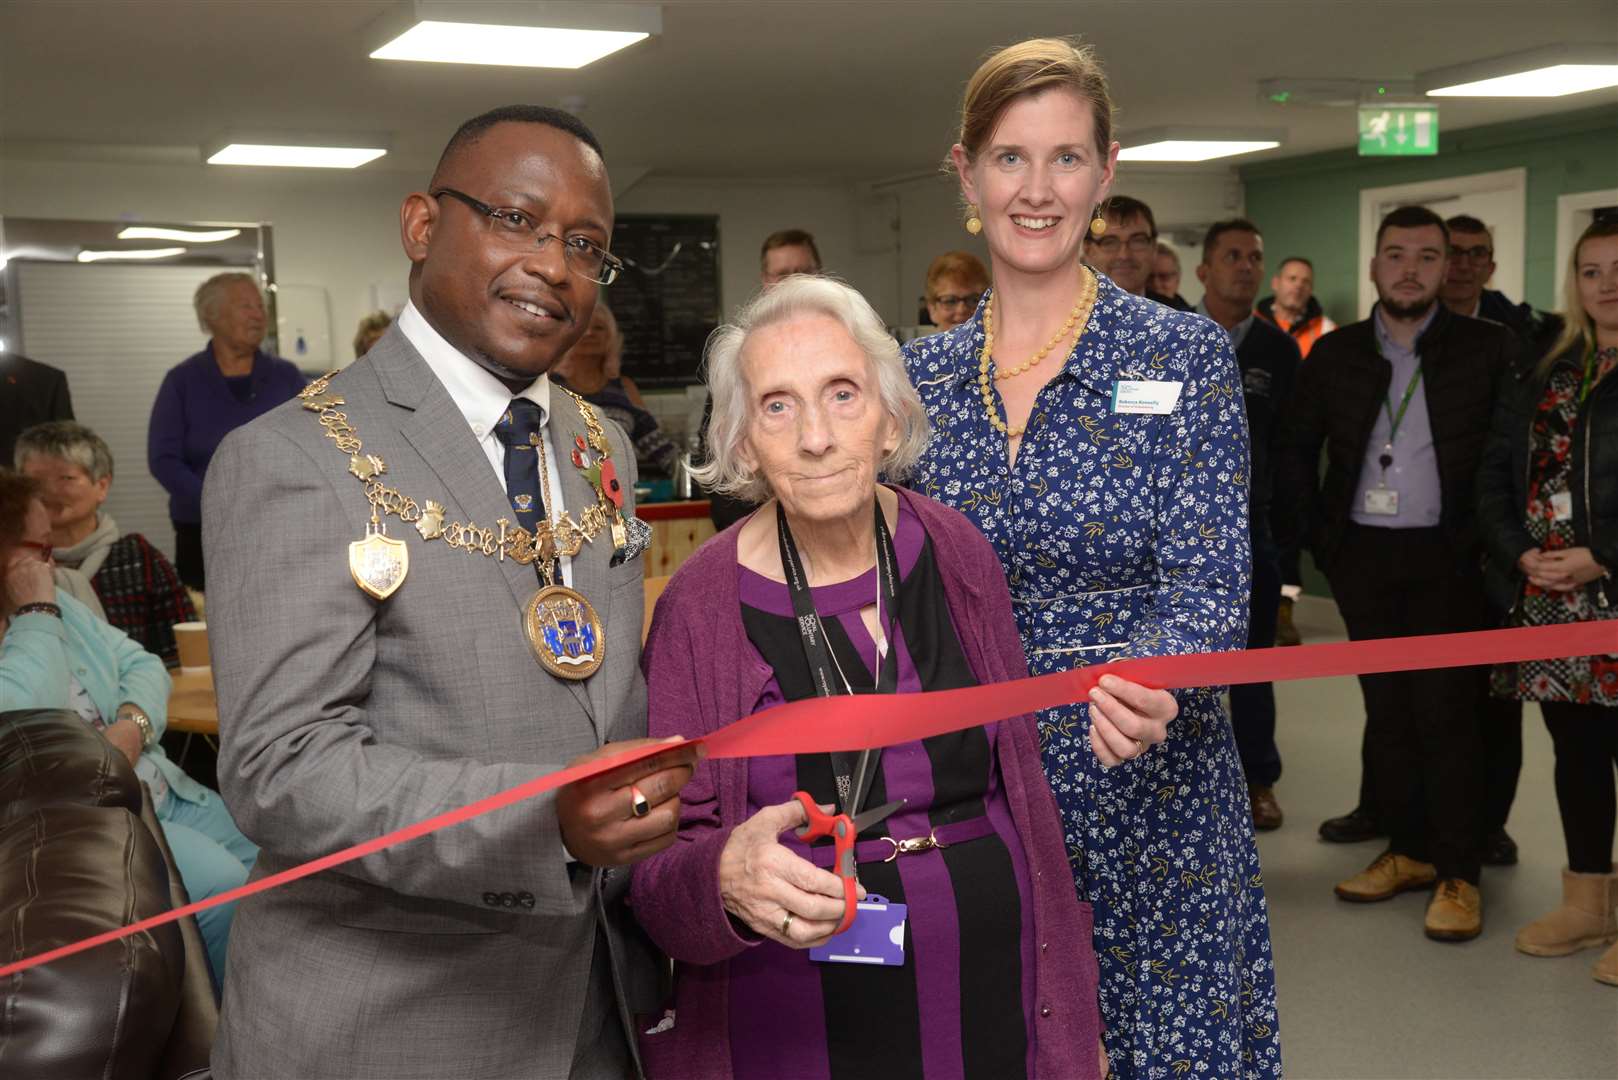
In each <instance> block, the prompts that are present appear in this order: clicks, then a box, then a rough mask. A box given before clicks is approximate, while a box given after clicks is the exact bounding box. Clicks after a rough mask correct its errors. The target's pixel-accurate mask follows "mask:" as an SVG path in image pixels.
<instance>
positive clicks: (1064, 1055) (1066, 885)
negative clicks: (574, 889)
mask: <svg viewBox="0 0 1618 1080" xmlns="http://www.w3.org/2000/svg"><path fill="white" fill-rule="evenodd" d="M899 497H900V498H902V499H904V500H905V502H906V503H907V504H908V505H909V507H910V509H911V510H912V512H914V513H915V515H916V517H917V518H918V519H919V520H920V521H921V523H922V526H923V527H924V528H925V529H926V531H927V535H928V537H929V538H930V539H931V540H932V544H933V551H934V553H935V554H936V556H937V560H938V569H939V573H940V576H941V577H942V578H943V582H944V595H945V600H946V601H947V603H948V604H949V612H950V616H951V618H952V619H953V620H954V623H955V627H956V632H957V633H958V634H960V636H961V646H962V648H963V650H964V651H965V653H966V658H967V662H968V663H969V664H970V665H971V667H972V673H973V674H974V675H975V676H976V677H977V679H978V680H979V682H983V683H989V682H1003V681H1006V680H1008V679H1015V678H1021V677H1022V676H1024V675H1026V674H1027V665H1026V662H1025V660H1024V657H1023V651H1022V642H1021V640H1020V639H1019V638H1018V636H1017V626H1016V622H1015V621H1014V619H1013V616H1012V612H1011V594H1010V593H1009V592H1008V591H1007V589H1006V582H1005V577H1004V575H1003V573H1002V571H1001V568H1000V562H999V560H998V559H997V558H996V557H995V554H994V550H993V549H992V548H991V547H990V546H989V542H988V541H987V540H985V539H984V538H983V535H982V534H981V533H979V532H978V531H977V529H976V528H974V527H973V526H972V524H971V522H969V521H968V520H967V519H966V518H965V517H963V516H962V515H961V514H959V513H957V512H956V511H954V510H952V509H950V508H949V507H947V506H944V505H943V504H941V503H937V502H934V501H932V500H931V499H927V498H924V497H923V496H920V495H917V494H915V493H914V492H910V491H906V490H903V489H900V490H899ZM740 529H741V525H740V523H738V524H737V525H733V526H731V527H730V528H729V529H726V530H725V531H724V532H723V533H721V534H719V535H718V536H716V537H714V538H713V539H712V540H710V541H708V542H707V543H706V544H704V545H703V546H702V547H701V548H700V549H699V550H698V551H697V552H696V554H694V555H692V556H691V558H690V559H688V560H687V561H686V563H685V565H684V566H682V567H681V568H680V570H679V572H678V573H676V574H675V575H674V577H673V579H672V580H671V581H670V582H669V584H668V588H667V589H666V590H665V591H664V592H663V595H662V598H661V599H660V601H659V602H658V605H657V611H656V615H655V617H654V618H653V620H652V628H651V634H650V636H649V637H648V639H647V642H646V649H645V652H644V653H643V654H642V659H641V665H642V667H643V669H644V670H645V672H646V682H647V692H648V698H649V701H650V716H649V724H648V727H649V734H651V735H653V736H658V737H661V736H667V735H675V734H679V735H685V736H688V737H692V736H697V735H703V734H706V733H708V732H710V731H713V730H715V729H717V728H720V727H723V726H724V725H725V724H728V723H730V722H732V721H734V720H738V719H740V718H741V717H743V716H746V715H747V714H748V713H749V712H751V711H752V708H753V705H754V704H755V703H756V702H757V701H758V697H759V693H760V691H762V690H763V688H764V686H765V685H766V684H767V683H768V682H769V680H770V678H771V677H772V675H773V672H772V671H771V669H770V667H769V665H768V664H766V663H765V662H764V658H763V657H761V656H760V655H759V653H758V650H757V649H755V648H754V647H753V645H752V643H751V642H750V641H748V639H747V632H746V629H745V628H744V627H743V625H742V614H741V598H740V586H739V579H740V572H739V567H738V565H737V561H736V539H737V535H738V533H739V531H740ZM999 764H1000V776H1001V779H1002V780H1003V782H1004V784H1005V792H1006V798H1007V800H1008V801H1009V802H1010V804H1011V816H1012V820H1013V821H1014V822H1015V823H1016V826H1017V832H1018V834H1019V835H1020V836H1021V837H1022V839H1023V844H1024V848H1025V850H1026V852H1027V857H1028V864H1029V869H1030V870H1031V871H1032V872H1033V877H1034V880H1033V883H1032V884H1033V897H1032V899H1033V911H1034V932H1035V935H1036V936H1037V938H1038V941H1039V948H1038V950H1037V952H1036V953H1035V972H1034V989H1035V993H1036V995H1037V996H1036V1001H1037V1003H1038V1008H1039V1013H1038V1015H1039V1020H1038V1026H1037V1027H1036V1029H1035V1031H1034V1032H1032V1033H1030V1038H1031V1039H1032V1041H1033V1042H1034V1050H1035V1053H1034V1075H1035V1076H1040V1077H1064V1078H1067V1077H1072V1078H1089V1077H1096V1076H1098V1075H1099V1074H1098V1073H1097V1071H1096V1067H1097V1064H1098V1059H1097V1040H1098V1039H1099V1038H1100V1032H1101V1019H1100V1013H1099V1009H1098V1005H1097V996H1096V995H1097V978H1098V976H1097V968H1096V958H1095V951H1094V947H1093V946H1092V944H1091V940H1090V932H1091V927H1090V920H1091V914H1090V905H1089V904H1086V903H1083V902H1081V901H1080V900H1079V898H1078V892H1077V890H1076V889H1075V888H1074V884H1073V873H1072V871H1071V869H1070V868H1069V866H1068V862H1067V849H1066V845H1065V843H1064V841H1063V838H1062V826H1061V822H1060V819H1059V818H1058V816H1057V810H1056V802H1055V800H1054V799H1053V798H1052V796H1051V792H1050V788H1049V786H1047V784H1046V782H1045V773H1044V768H1043V766H1042V765H1041V764H1040V756H1039V734H1038V731H1037V729H1036V726H1035V722H1034V718H1033V717H1031V716H1024V717H1020V718H1018V719H1016V720H1008V721H1005V722H1003V723H1001V725H1000V738H999ZM681 800H682V804H681V808H680V834H679V839H678V840H677V841H676V842H675V844H674V845H673V846H672V847H670V848H668V849H666V850H664V851H663V852H661V853H660V854H658V855H655V856H653V857H652V858H650V859H648V860H646V861H645V862H643V863H641V864H640V865H638V866H636V867H635V870H634V879H633V884H632V887H631V890H630V903H631V905H632V906H633V908H634V910H635V914H636V916H637V917H638V918H639V920H640V922H641V924H642V925H643V926H644V927H645V928H646V930H647V932H648V933H650V934H651V936H652V939H653V940H654V941H656V942H657V944H658V945H659V946H660V947H661V948H663V949H664V951H666V952H667V953H668V954H669V955H670V956H672V957H674V959H675V960H677V961H680V962H681V963H680V965H679V967H678V968H677V970H676V974H675V984H674V1004H675V1011H676V1022H675V1025H674V1027H673V1028H672V1029H671V1030H669V1031H666V1032H662V1033H660V1034H657V1035H642V1036H641V1038H640V1043H641V1052H642V1055H643V1057H644V1060H645V1062H646V1068H647V1075H648V1076H649V1077H651V1078H652V1080H668V1078H683V1077H691V1078H693V1080H697V1078H706V1077H717V1076H729V1075H731V1064H730V1030H729V1016H730V1001H729V963H728V961H729V959H730V957H732V956H735V955H736V954H737V953H739V952H741V951H742V950H743V949H746V948H748V947H749V946H750V945H751V944H753V942H751V941H749V940H748V939H747V938H745V937H742V936H741V935H739V934H738V933H737V932H736V930H735V928H734V927H733V926H732V924H731V922H730V918H729V916H728V915H727V914H726V912H725V908H724V904H723V903H722V902H721V900H720V897H719V854H720V852H721V851H722V850H723V849H724V846H725V842H726V840H728V839H729V837H730V831H731V829H733V828H734V827H735V826H737V825H739V824H741V822H742V821H743V820H744V819H745V818H746V816H747V761H746V760H745V759H743V760H730V759H726V760H716V761H704V762H702V763H701V764H700V765H698V766H697V770H696V773H695V775H694V776H693V777H692V778H691V782H690V783H689V784H687V785H686V787H685V789H684V791H682V792H681Z"/></svg>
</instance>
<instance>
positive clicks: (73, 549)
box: [17, 420, 197, 667]
mask: <svg viewBox="0 0 1618 1080" xmlns="http://www.w3.org/2000/svg"><path fill="white" fill-rule="evenodd" d="M17 469H18V471H20V472H21V473H23V474H24V475H25V476H31V477H33V478H34V479H35V480H37V481H39V484H40V497H41V499H42V500H43V501H44V503H45V509H46V510H48V511H49V512H50V515H51V547H52V549H53V550H52V552H51V555H52V558H53V559H55V561H56V563H57V565H58V566H65V567H70V568H72V569H74V570H77V571H78V572H79V573H81V574H83V575H84V576H85V577H87V578H89V579H90V584H91V586H92V587H93V588H94V589H95V593H96V596H97V597H98V598H99V599H100V600H101V604H102V607H103V608H105V609H106V614H105V616H104V617H105V618H106V620H107V621H108V622H110V623H112V625H114V626H116V627H117V628H118V629H120V630H122V631H123V632H124V633H126V634H128V635H129V636H130V637H132V638H134V639H135V641H136V643H137V644H139V645H140V647H141V648H143V649H145V650H146V651H147V652H149V653H152V654H154V655H156V656H157V657H158V658H160V659H161V660H162V661H163V663H164V664H166V665H167V666H169V667H173V666H174V665H175V664H177V663H179V654H178V652H177V651H176V649H175V645H174V624H175V623H180V622H192V621H195V619H196V618H197V612H196V609H195V607H193V606H192V603H191V597H190V594H189V593H187V592H186V589H185V586H184V585H182V584H180V575H179V574H178V573H176V572H175V570H174V566H173V564H172V563H170V562H169V561H168V559H167V558H166V557H164V555H163V553H162V552H161V551H159V550H157V548H155V547H153V546H152V545H151V543H150V542H149V541H148V540H147V539H146V538H145V537H144V536H142V535H141V534H140V533H124V534H120V533H119V531H118V523H117V522H116V521H114V520H113V519H112V515H111V514H106V513H103V512H102V510H101V506H102V504H103V503H105V502H106V501H107V492H108V490H109V489H110V488H111V486H112V450H111V449H110V448H109V447H108V446H107V444H106V442H105V441H104V440H103V439H102V438H101V436H99V435H97V434H96V433H95V432H93V431H91V430H90V429H89V428H87V427H85V426H84V425H82V424H76V423H74V422H73V421H71V420H57V421H53V422H51V423H48V424H38V425H35V426H34V427H31V428H29V429H28V430H27V431H25V432H23V433H22V437H21V438H19V439H18V440H17ZM70 593H71V590H70Z"/></svg>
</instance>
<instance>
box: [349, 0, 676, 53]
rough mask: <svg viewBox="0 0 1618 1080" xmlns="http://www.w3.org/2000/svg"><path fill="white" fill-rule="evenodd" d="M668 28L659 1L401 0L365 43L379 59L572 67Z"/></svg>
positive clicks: (376, 24)
mask: <svg viewBox="0 0 1618 1080" xmlns="http://www.w3.org/2000/svg"><path fill="white" fill-rule="evenodd" d="M662 32H663V12H662V9H661V8H660V7H659V6H658V5H656V4H620V3H612V4H601V3H578V2H570V0H402V2H401V3H398V4H396V5H394V6H393V7H392V8H390V9H389V10H388V11H386V12H385V13H384V14H383V15H382V16H381V18H379V19H377V21H376V22H375V23H374V24H373V25H372V26H371V28H370V30H369V31H368V32H367V37H366V41H367V44H369V45H370V46H372V51H371V54H370V55H371V57H372V59H375V60H418V61H426V62H429V63H438V64H492V65H495V66H499V67H540V68H569V69H573V68H581V67H584V66H585V65H586V64H592V63H594V62H595V61H597V60H600V59H601V58H602V57H603V56H609V55H611V54H612V53H615V52H617V51H619V50H620V49H625V48H628V47H629V46H631V45H633V44H635V43H636V42H638V41H644V40H646V39H647V38H649V37H651V36H652V35H654V34H661V33H662Z"/></svg>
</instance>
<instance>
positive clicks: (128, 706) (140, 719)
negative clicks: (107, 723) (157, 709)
mask: <svg viewBox="0 0 1618 1080" xmlns="http://www.w3.org/2000/svg"><path fill="white" fill-rule="evenodd" d="M118 715H119V717H120V718H127V719H129V720H133V721H134V722H135V726H136V727H138V728H140V748H141V749H142V750H144V749H146V748H147V747H148V746H150V745H152V743H153V742H154V741H156V739H157V732H156V731H155V730H153V728H152V718H151V717H150V716H147V715H146V710H144V709H142V708H141V707H140V706H139V705H136V704H135V703H134V702H131V701H126V702H124V704H123V707H122V708H120V709H119V710H118Z"/></svg>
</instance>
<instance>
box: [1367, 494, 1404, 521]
mask: <svg viewBox="0 0 1618 1080" xmlns="http://www.w3.org/2000/svg"><path fill="white" fill-rule="evenodd" d="M1365 512H1366V513H1367V514H1381V515H1382V516H1384V517H1393V516H1395V515H1396V514H1398V513H1399V493H1398V492H1397V491H1394V490H1393V489H1392V488H1382V487H1374V488H1366V489H1365Z"/></svg>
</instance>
